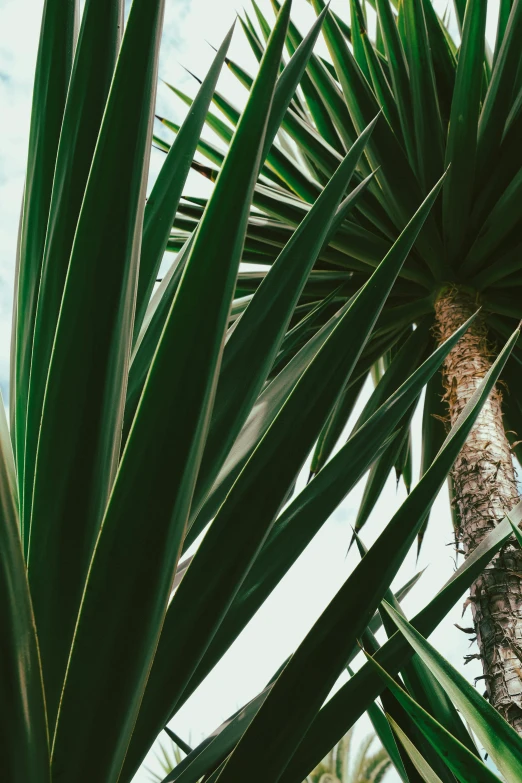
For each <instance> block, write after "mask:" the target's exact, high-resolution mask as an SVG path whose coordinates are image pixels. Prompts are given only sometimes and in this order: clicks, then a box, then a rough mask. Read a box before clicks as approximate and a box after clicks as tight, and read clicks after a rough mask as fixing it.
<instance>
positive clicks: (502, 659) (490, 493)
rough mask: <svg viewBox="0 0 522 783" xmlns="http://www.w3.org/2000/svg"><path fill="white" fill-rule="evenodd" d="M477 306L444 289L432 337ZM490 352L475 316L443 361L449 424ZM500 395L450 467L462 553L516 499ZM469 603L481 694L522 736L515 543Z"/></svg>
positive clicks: (521, 632) (521, 563)
mask: <svg viewBox="0 0 522 783" xmlns="http://www.w3.org/2000/svg"><path fill="white" fill-rule="evenodd" d="M479 304H480V302H479V301H478V300H477V299H476V298H473V297H472V296H470V295H469V294H467V293H465V292H463V291H460V290H459V289H457V288H447V289H445V290H444V291H443V292H442V293H441V295H440V296H439V298H438V299H437V301H436V304H435V313H436V329H437V338H438V340H439V341H442V340H445V339H446V338H447V337H449V336H450V335H451V334H452V333H453V332H454V331H455V329H456V328H457V327H458V326H460V325H461V324H462V323H463V322H464V321H465V320H466V319H467V318H469V317H470V316H471V315H472V314H473V313H474V312H475V311H476V310H477V307H478V305H479ZM494 353H495V351H494V350H493V347H492V346H491V345H490V343H489V342H488V333H487V327H486V323H485V321H484V319H483V318H481V316H480V315H479V316H478V318H477V319H476V320H475V322H474V323H473V325H472V326H471V328H470V329H469V330H468V332H467V333H466V334H465V335H464V337H463V338H462V339H461V340H460V342H459V343H458V345H457V346H456V347H455V348H454V349H453V350H452V351H451V353H450V354H449V356H448V357H447V359H446V361H445V363H444V368H443V378H444V388H445V390H446V395H445V396H446V402H447V404H448V411H449V420H450V422H451V423H452V424H453V423H454V422H455V420H456V419H457V417H458V415H459V414H460V412H461V411H462V409H463V408H464V406H465V404H466V402H467V401H468V400H469V398H470V397H471V395H472V394H473V392H474V391H475V390H476V388H477V386H478V385H479V383H480V380H481V379H482V378H483V377H484V375H485V374H486V373H487V371H488V370H489V368H490V366H491V363H492V356H493V355H494ZM501 400H502V398H501V394H500V391H499V390H498V389H496V390H494V391H493V392H492V394H491V395H490V397H489V399H488V401H487V402H486V404H485V405H484V407H483V409H482V412H481V414H480V416H479V419H478V421H477V422H476V424H475V426H474V428H473V430H472V431H471V433H470V435H469V438H468V440H467V443H466V445H465V446H464V448H463V449H462V452H461V453H460V455H459V457H458V459H457V461H456V463H455V466H454V469H453V474H452V480H453V484H454V489H455V502H456V505H457V512H458V514H457V515H458V519H459V528H458V530H457V538H458V541H459V544H460V548H461V549H462V550H464V553H465V554H466V555H467V554H469V553H470V552H472V551H473V549H474V548H475V547H476V546H477V545H478V544H479V543H480V542H481V541H482V539H483V538H484V536H485V535H486V534H487V533H488V531H489V530H491V529H492V528H493V527H494V526H495V525H496V524H497V523H498V522H499V521H500V520H501V519H502V518H503V517H504V516H505V514H506V513H507V512H509V511H510V510H511V509H512V508H513V507H514V506H515V505H516V503H517V502H518V500H519V497H518V492H517V486H516V480H515V469H514V465H513V459H512V456H511V451H510V447H509V443H508V440H507V437H506V434H505V430H504V425H503V421H502V410H501ZM469 601H470V602H471V606H472V610H473V619H474V625H475V632H476V637H477V643H478V647H479V651H480V657H481V659H482V665H483V670H484V680H485V683H486V693H487V697H488V698H489V701H490V703H491V704H492V705H493V706H494V707H495V708H496V709H497V710H498V711H499V712H500V713H501V715H503V716H504V717H505V718H506V720H508V721H509V723H511V725H512V726H513V727H514V728H515V729H516V731H517V732H518V733H519V734H521V735H522V550H520V548H518V547H517V546H516V544H515V543H509V544H508V545H507V546H505V547H504V549H503V550H502V551H501V552H500V553H499V554H498V555H497V556H496V557H495V558H494V560H493V561H492V562H491V564H490V565H489V566H488V568H487V569H486V570H485V572H484V573H483V574H482V576H481V577H480V578H479V579H477V581H476V582H475V583H474V584H473V586H472V588H471V592H470V597H469Z"/></svg>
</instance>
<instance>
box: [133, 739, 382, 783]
mask: <svg viewBox="0 0 522 783" xmlns="http://www.w3.org/2000/svg"><path fill="white" fill-rule="evenodd" d="M174 736H175V735H174ZM176 740H177V741H178V742H179V741H180V740H179V738H178V737H176ZM176 740H175V739H173V738H171V743H170V747H166V746H165V745H163V744H162V745H161V746H160V752H159V753H157V754H156V759H157V761H158V763H159V766H160V767H161V769H162V771H163V775H161V774H157V773H156V772H153V771H152V770H149V772H150V776H151V781H153V782H154V783H161V781H162V779H163V777H164V776H167V775H169V774H170V773H171V772H173V770H174V768H175V767H176V766H177V765H178V764H180V763H181V761H182V758H183V756H182V753H181V749H180V746H179V745H178V744H177V742H176ZM374 740H375V735H373V734H370V735H368V736H367V737H365V738H364V739H362V741H361V742H360V744H359V747H357V748H356V749H355V752H354V750H353V747H354V740H353V729H350V731H349V732H348V733H347V734H346V736H345V737H343V738H342V739H341V740H340V741H339V742H338V743H337V744H336V745H335V747H334V748H332V750H331V751H330V752H329V753H328V755H327V756H325V758H324V759H323V760H322V761H321V763H320V764H318V765H317V766H316V767H315V769H313V770H312V771H311V772H310V774H309V775H308V776H307V778H306V781H305V783H381V781H382V780H383V778H384V776H385V775H386V772H387V771H388V770H389V769H390V764H391V762H390V758H389V756H388V754H387V753H386V751H385V750H384V748H379V749H378V750H376V751H372V749H371V746H372V745H373V743H374ZM184 750H185V752H187V751H188V752H189V753H190V751H191V749H190V748H188V747H187V746H185V748H184Z"/></svg>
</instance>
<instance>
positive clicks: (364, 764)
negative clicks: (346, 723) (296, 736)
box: [306, 730, 390, 783]
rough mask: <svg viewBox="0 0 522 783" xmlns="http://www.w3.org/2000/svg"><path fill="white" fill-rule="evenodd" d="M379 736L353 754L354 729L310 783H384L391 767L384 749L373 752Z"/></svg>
mask: <svg viewBox="0 0 522 783" xmlns="http://www.w3.org/2000/svg"><path fill="white" fill-rule="evenodd" d="M374 739H375V736H374V735H372V734H369V735H368V736H367V737H364V738H363V740H362V741H361V743H360V745H359V747H358V748H357V749H356V752H355V753H353V751H352V744H353V730H350V731H349V732H348V734H347V735H346V736H345V737H343V738H342V740H340V741H339V742H338V743H337V745H336V746H335V747H334V748H333V749H332V750H331V751H330V753H329V754H328V756H326V758H324V759H323V761H322V762H321V763H320V764H318V765H317V767H316V768H315V769H313V770H312V771H311V772H310V775H309V776H308V777H307V779H306V783H380V781H381V780H383V779H384V777H385V775H386V772H387V771H388V769H389V768H390V759H389V757H388V754H387V753H386V751H385V750H384V748H379V750H377V751H374V752H372V753H370V748H371V745H372V744H373V742H374Z"/></svg>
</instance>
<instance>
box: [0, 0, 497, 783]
mask: <svg viewBox="0 0 522 783" xmlns="http://www.w3.org/2000/svg"><path fill="white" fill-rule="evenodd" d="M260 4H261V7H262V8H263V9H264V11H265V12H266V14H267V16H268V18H269V19H272V14H271V11H270V4H269V2H268V0H261V3H260ZM42 5H43V2H42V0H0V31H1V32H0V107H1V114H2V123H1V125H0V135H1V140H0V386H1V388H2V391H3V393H4V397H6V396H7V385H8V367H9V358H8V357H9V338H10V328H11V306H12V288H13V277H14V258H15V248H16V236H17V226H18V215H19V209H20V200H21V195H22V186H23V177H24V168H25V162H26V154H27V138H28V128H29V117H30V107H31V91H32V80H33V70H34V64H35V57H36V49H37V43H38V34H39V26H40V19H41V11H42ZM331 6H332V8H333V9H335V10H336V11H338V13H340V14H341V15H344V16H345V15H346V13H347V8H348V3H347V2H346V0H333V2H332V4H331ZM240 7H241V6H240V4H238V3H236V2H233V0H166V24H165V32H164V40H163V46H162V54H161V62H160V77H161V78H162V79H165V80H166V81H169V82H171V83H174V84H176V85H177V86H179V87H181V88H182V89H184V90H186V91H187V92H190V93H191V94H194V90H195V84H194V80H193V79H192V78H191V77H189V76H188V75H187V73H186V71H184V70H183V68H182V65H184V66H186V67H187V68H189V69H191V70H192V71H194V72H195V73H196V74H197V75H200V76H201V75H203V74H204V73H205V72H206V69H207V68H208V66H209V64H210V62H211V59H212V54H213V53H212V50H211V48H210V47H209V45H208V44H207V43H206V41H209V42H210V43H213V44H214V45H218V44H219V43H220V41H221V40H222V38H223V37H224V35H225V33H226V32H227V30H228V29H229V27H230V25H231V24H232V22H233V20H234V17H235V10H236V8H237V9H238V10H240ZM293 18H294V21H295V22H296V23H297V24H298V26H299V27H300V28H301V30H302V31H306V30H307V29H308V26H309V24H310V23H311V21H312V20H313V18H314V16H313V12H312V11H311V9H310V7H309V6H308V5H307V3H306V2H305V0H294V9H293ZM493 29H494V20H493V19H492V20H491V25H490V36H491V34H492V32H493ZM320 46H323V44H322V42H321V44H320ZM231 51H232V54H233V57H234V58H235V59H237V60H238V61H240V62H242V63H243V64H244V65H245V67H248V68H249V69H250V70H251V71H252V70H254V67H255V65H254V63H255V61H254V60H253V58H252V55H251V53H250V51H249V48H248V45H247V44H246V43H245V41H244V39H243V36H242V33H241V31H240V30H236V33H235V36H234V41H233V45H232V49H231ZM220 87H221V89H222V91H224V92H226V93H227V95H229V96H230V97H232V98H233V100H234V101H235V102H236V103H238V104H239V105H241V103H242V101H243V99H244V93H243V91H242V89H241V88H240V87H239V86H238V85H237V83H236V82H235V80H234V79H233V77H232V76H231V75H230V74H228V73H226V74H224V76H223V78H222V81H221V83H220ZM158 112H159V113H160V114H162V115H164V116H166V117H168V118H171V119H180V118H182V116H183V107H182V106H181V105H180V102H179V101H178V100H177V99H176V98H175V96H173V95H172V93H170V91H169V90H168V89H167V88H166V87H164V86H163V85H161V84H160V87H159V91H158ZM161 160H162V156H161V154H160V153H158V152H154V153H153V158H152V164H151V177H153V176H154V172H155V171H157V169H158V166H159V165H161ZM190 185H191V189H192V193H196V192H198V193H201V192H202V189H203V190H204V189H205V188H206V187H207V186H206V185H205V183H202V182H201V180H200V178H199V177H198V176H197V175H195V174H191V179H190ZM419 431H420V423H419V418H418V417H417V420H416V422H415V424H414V433H415V443H414V449H415V452H416V455H417V457H418V448H419V443H418V435H419ZM417 462H418V459H417ZM361 493H362V485H360V486H359V487H358V488H357V489H356V490H355V491H354V492H352V494H351V495H350V497H349V498H348V499H347V500H346V501H345V502H344V503H342V505H341V506H340V507H339V508H338V509H337V511H336V512H335V513H334V514H333V515H332V517H331V519H330V520H329V521H328V523H327V524H326V525H325V526H324V527H323V529H322V531H321V532H320V533H319V534H318V536H316V538H315V539H314V541H313V542H312V544H311V545H310V546H309V547H308V549H307V550H306V552H305V553H304V554H303V555H302V557H301V558H300V559H299V561H298V562H297V563H296V565H295V566H294V568H293V569H292V570H291V572H290V573H289V574H288V575H287V577H286V578H285V579H284V580H283V582H282V584H281V585H280V586H279V588H278V589H277V590H276V591H275V592H274V594H273V595H272V596H271V597H270V598H269V600H268V601H267V602H266V603H265V605H264V606H263V607H262V609H261V610H260V611H259V612H258V614H257V615H256V617H255V618H254V620H253V621H252V622H251V624H250V625H249V626H248V628H247V629H246V630H245V631H244V633H243V634H242V635H241V637H240V638H239V639H238V641H237V642H236V644H235V645H234V646H233V648H232V649H231V650H230V651H229V653H228V654H227V655H226V656H225V658H224V659H223V660H222V661H221V663H220V664H219V665H218V666H217V667H216V669H215V670H214V672H212V674H211V675H210V676H209V677H208V678H207V680H206V681H205V682H204V683H203V686H202V687H201V688H200V689H199V691H198V692H197V693H196V694H195V695H194V696H193V697H192V698H191V699H190V701H189V702H188V703H187V704H186V705H185V707H184V708H183V709H182V710H181V711H180V713H179V714H178V715H177V716H176V717H175V719H174V720H173V722H172V728H173V729H174V730H175V731H176V732H177V733H178V734H180V735H181V736H182V737H184V738H185V739H186V740H188V739H189V737H190V738H191V741H192V742H193V743H194V744H197V742H198V741H199V740H200V739H201V738H202V737H203V736H205V735H206V734H208V733H209V732H210V731H212V730H213V729H214V728H215V726H216V725H218V724H219V723H220V722H221V721H222V720H224V719H225V718H226V717H228V715H230V713H231V712H233V711H234V710H235V709H236V708H238V707H239V706H240V705H241V704H243V703H244V702H245V701H247V700H248V699H250V698H251V697H252V696H254V695H255V694H256V693H257V692H258V691H259V690H260V689H262V688H263V687H264V685H265V684H266V682H267V681H268V680H269V679H270V677H271V675H272V674H273V673H274V671H275V670H276V669H277V668H278V666H279V665H280V663H281V662H282V661H283V660H284V659H285V658H286V657H287V656H288V655H289V654H290V653H291V652H292V651H293V650H294V649H295V647H296V646H297V645H298V644H299V642H300V641H301V640H302V639H303V637H304V636H305V634H306V633H307V631H308V630H309V629H310V627H311V625H312V624H313V622H314V621H315V620H316V619H317V617H318V616H319V615H320V613H321V612H322V611H323V609H324V608H325V607H326V605H327V604H328V603H329V601H330V600H331V599H332V597H333V596H334V594H335V593H336V591H337V590H338V589H339V587H340V586H341V584H342V583H343V581H344V580H345V579H346V577H347V575H348V574H349V573H350V571H351V569H352V568H353V567H354V565H355V564H356V562H357V556H356V554H355V552H352V553H350V555H349V557H348V558H347V557H346V549H347V545H348V542H349V539H350V525H351V523H352V522H353V521H354V517H355V513H356V509H357V505H358V502H359V500H360V497H361ZM404 497H405V493H404V490H403V489H402V488H400V489H399V490H398V491H396V488H395V481H394V480H393V479H392V478H390V480H389V483H388V485H387V487H386V489H385V492H384V493H383V496H382V498H381V500H380V502H379V504H378V506H377V508H376V509H375V511H374V513H373V515H372V517H371V519H370V520H369V522H368V523H367V526H366V528H365V530H364V540H365V543H366V544H367V545H370V544H371V543H372V541H373V540H374V539H375V537H376V536H377V535H378V533H379V531H380V530H381V529H382V526H383V524H384V523H385V522H386V521H387V520H388V519H389V518H390V516H391V514H392V513H393V511H394V509H395V508H397V506H398V505H399V504H400V502H401V501H402V500H403V499H404ZM451 537H452V530H451V521H450V516H449V511H448V501H447V496H446V492H445V491H444V492H442V493H441V497H440V498H439V499H438V500H437V502H436V504H435V506H434V509H433V513H432V520H431V524H430V527H429V530H428V534H427V536H426V539H425V544H424V548H423V552H422V554H421V558H420V561H419V563H418V565H417V564H416V563H415V556H414V553H413V552H412V553H410V555H409V557H408V558H407V560H406V562H405V564H404V566H403V567H402V568H401V571H400V574H399V576H398V578H397V580H396V582H395V586H396V587H398V586H400V584H402V583H404V582H405V581H406V580H407V579H408V578H409V577H410V576H411V575H412V574H413V573H414V572H415V570H416V569H417V568H419V569H421V568H425V567H426V568H427V570H426V572H425V574H424V575H423V577H422V580H421V582H420V584H419V586H418V587H417V589H416V591H415V594H414V595H413V596H411V597H410V598H408V599H407V600H406V602H405V604H404V608H405V610H406V611H407V613H408V615H409V616H411V615H413V614H414V613H415V612H416V611H418V610H419V609H420V608H421V607H422V606H423V605H424V604H425V603H426V602H427V601H428V600H429V599H430V598H431V597H432V596H433V595H434V593H435V592H436V591H437V590H438V588H440V587H441V586H442V584H443V583H444V582H445V581H446V579H447V578H448V577H449V576H450V575H451V573H452V572H453V570H454V561H453V553H452V549H451V547H450V546H449V544H450V542H451ZM469 620H470V617H469V615H468V616H467V618H466V621H465V622H464V625H469V624H470V623H469V622H468V621H469ZM455 622H461V604H459V605H458V606H456V607H455V609H454V611H453V612H452V613H451V615H450V616H449V617H448V618H447V619H446V620H445V621H444V623H442V624H441V626H440V627H439V629H438V630H437V631H436V632H435V633H434V634H433V636H432V641H433V643H434V644H435V645H436V646H437V648H438V649H439V650H440V651H441V652H442V653H443V655H445V656H446V657H447V658H448V659H449V660H450V661H451V662H452V663H453V664H454V665H456V666H458V667H459V668H461V669H462V659H463V656H464V655H465V654H467V653H468V652H469V649H468V642H467V639H466V637H465V636H464V635H463V634H462V633H461V632H460V631H458V630H457V629H456V628H455V627H454V623H455ZM464 671H465V673H466V675H467V676H468V677H469V678H470V679H472V678H473V677H475V676H478V675H479V674H480V673H481V672H480V668H479V666H478V665H477V663H476V662H472V663H471V664H469V665H468V666H467V667H466V669H465V670H464ZM148 763H149V764H151V766H154V758H153V754H151V756H150V758H149V759H148ZM395 779H397V778H396V777H395V776H394V775H393V773H392V774H390V775H389V777H388V778H387V780H388V781H390V783H391V781H393V780H395ZM135 780H136V783H141V781H146V780H148V775H147V773H146V772H145V771H141V772H140V773H139V774H138V775H137V777H136V779H135Z"/></svg>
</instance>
